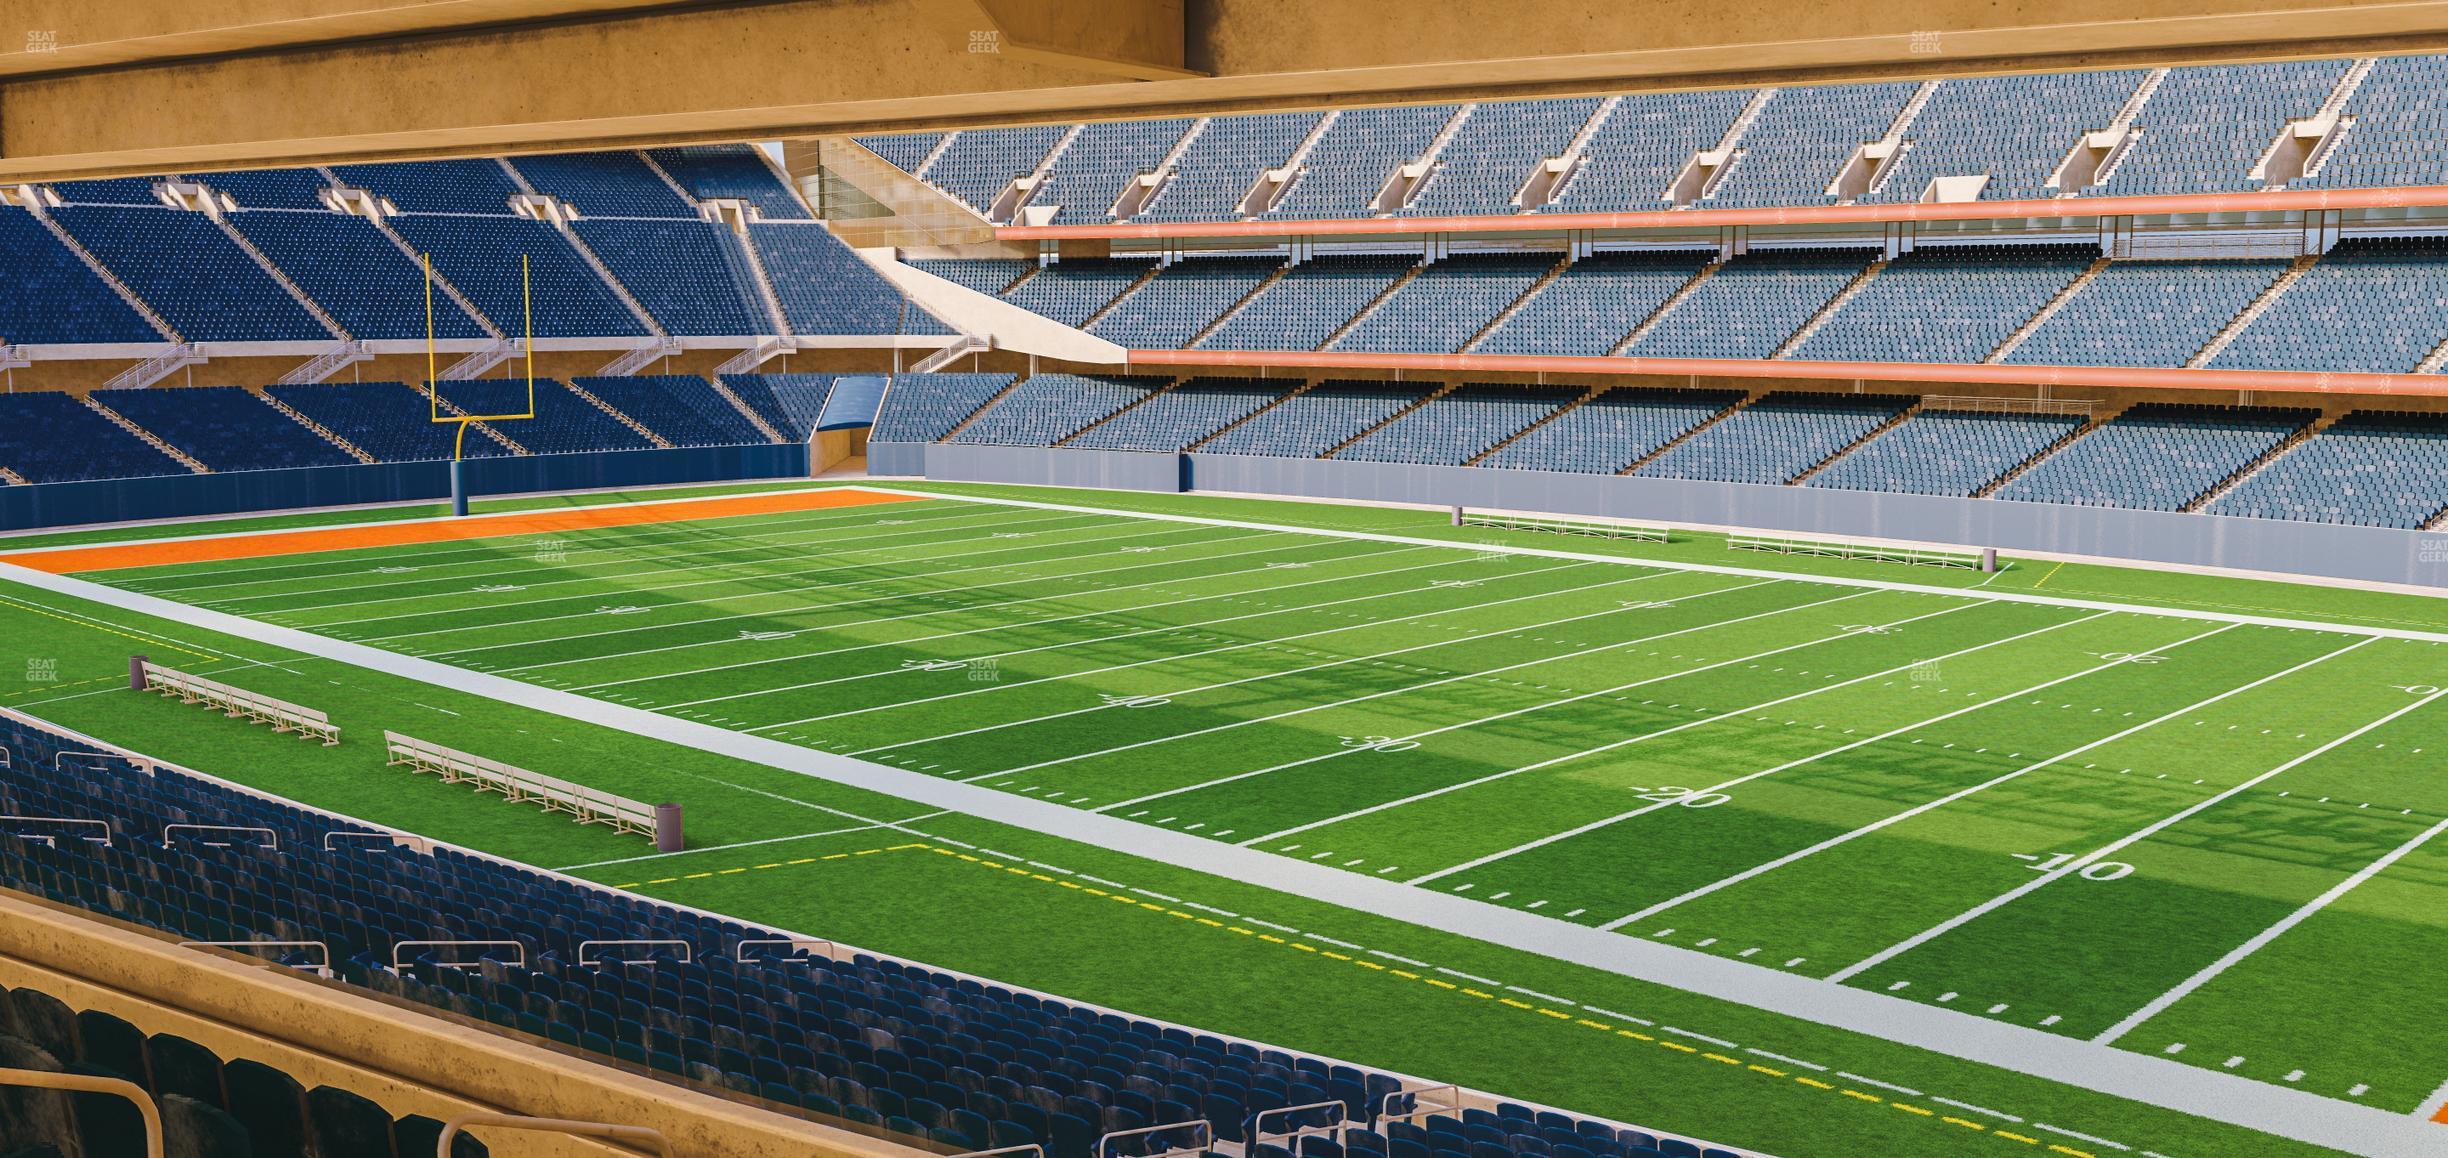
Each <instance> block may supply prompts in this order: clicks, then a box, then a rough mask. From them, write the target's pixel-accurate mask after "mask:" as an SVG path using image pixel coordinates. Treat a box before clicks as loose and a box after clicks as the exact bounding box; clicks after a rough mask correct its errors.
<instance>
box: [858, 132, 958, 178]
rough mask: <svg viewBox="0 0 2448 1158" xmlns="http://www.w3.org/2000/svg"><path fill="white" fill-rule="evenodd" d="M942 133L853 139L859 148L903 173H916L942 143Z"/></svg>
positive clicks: (895, 134)
mask: <svg viewBox="0 0 2448 1158" xmlns="http://www.w3.org/2000/svg"><path fill="white" fill-rule="evenodd" d="M943 137H944V135H943V134H942V133H885V134H880V135H878V136H872V137H853V138H851V139H852V140H854V141H856V142H858V144H859V146H860V147H861V148H864V149H866V150H867V151H868V152H870V153H874V154H875V155H876V156H878V157H882V158H884V160H885V161H887V162H889V163H891V164H892V166H893V167H894V168H896V169H899V170H901V171H902V172H905V173H916V172H917V171H918V167H919V166H920V165H923V164H925V163H926V159H927V155H928V154H930V153H933V152H934V151H935V146H936V145H938V144H941V143H942V142H943Z"/></svg>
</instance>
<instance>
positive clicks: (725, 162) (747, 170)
mask: <svg viewBox="0 0 2448 1158" xmlns="http://www.w3.org/2000/svg"><path fill="white" fill-rule="evenodd" d="M932 144H933V142H932V141H930V142H929V145H930V147H932ZM646 155H647V156H649V157H652V158H654V162H655V164H657V165H660V166H662V168H663V171H664V172H665V173H668V174H670V175H671V179H672V180H674V181H677V182H679V183H680V187H681V188H683V189H686V190H688V192H689V196H692V197H695V198H696V199H697V200H699V201H714V200H736V201H745V202H748V203H749V204H751V205H754V206H756V207H757V210H758V211H759V212H760V213H762V214H763V215H764V217H765V219H766V220H768V221H805V220H807V219H808V216H809V215H808V211H807V206H805V205H803V204H801V203H800V201H799V198H798V197H797V196H795V195H793V194H792V193H791V191H790V187H789V186H788V185H785V184H783V182H782V179H781V178H780V177H778V176H776V175H775V174H774V166H772V165H770V164H767V163H766V159H765V155H764V150H763V149H761V148H759V147H757V146H755V145H744V144H724V145H679V146H674V147H671V148H663V149H648V150H646ZM919 155H920V156H922V157H923V156H925V154H923V153H921V154H919Z"/></svg>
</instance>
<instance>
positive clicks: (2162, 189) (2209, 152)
mask: <svg viewBox="0 0 2448 1158" xmlns="http://www.w3.org/2000/svg"><path fill="white" fill-rule="evenodd" d="M2348 64H2349V62H2347V61H2343V60H2288V61H2277V62H2272V63H2267V64H2202V65H2193V66H2191V67H2188V68H2178V69H2170V70H2169V71H2168V74H2167V77H2166V79H2164V80H2162V81H2160V82H2159V89H2158V91H2156V92H2154V93H2152V94H2151V98H2150V100H2149V101H2148V102H2147V103H2145V104H2144V105H2143V106H2142V111H2141V113H2140V114H2139V115H2138V116H2136V117H2135V118H2134V130H2135V133H2136V138H2135V140H2134V142H2133V144H2131V145H2130V146H2128V147H2127V149H2126V153H2125V156H2124V158H2123V159H2122V160H2120V161H2118V162H2117V166H2116V169H2115V171H2114V172H2112V173H2110V174H2109V175H2108V180H2107V181H2105V182H2103V183H2101V184H2099V185H2096V186H2093V187H2092V188H2090V189H2088V190H2085V191H2086V192H2091V193H2097V194H2100V195H2103V196H2123V197H2134V196H2156V195H2162V194H2170V193H2229V192H2238V191H2242V190H2248V189H2253V188H2257V187H2258V183H2257V182H2255V181H2254V180H2253V179H2252V168H2253V165H2254V163H2256V162H2258V161H2259V160H2260V159H2261V155H2262V154H2263V153H2265V152H2267V151H2268V150H2269V147H2270V143H2271V142H2272V141H2275V140H2277V139H2278V134H2279V132H2280V131H2282V130H2284V129H2285V128H2286V126H2287V122H2288V121H2292V120H2297V119H2300V118H2303V117H2309V116H2311V115H2312V114H2313V113H2315V112H2318V111H2320V107H2321V103H2322V102H2323V101H2326V100H2328V99H2329V90H2331V89H2333V88H2336V87H2337V82H2338V78H2339V77H2341V76H2343V75H2345V73H2346V69H2347V66H2348Z"/></svg>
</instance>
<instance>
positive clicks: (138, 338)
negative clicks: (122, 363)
mask: <svg viewBox="0 0 2448 1158" xmlns="http://www.w3.org/2000/svg"><path fill="white" fill-rule="evenodd" d="M0 282H5V283H7V285H8V287H9V292H7V293H4V294H0V342H7V343H9V344H11V345H21V344H24V345H31V344H42V343H52V342H59V343H86V342H158V341H161V340H162V336H161V334H160V333H159V332H157V331H155V330H154V329H153V327H152V325H150V324H149V323H147V322H146V321H145V320H144V317H143V316H142V315H140V314H138V313H137V312H136V311H135V309H134V308H132V307H130V306H129V305H128V304H127V302H126V301H125V300H124V299H122V298H121V297H120V296H119V294H118V292H117V291H115V290H113V289H111V287H110V285H109V283H107V282H105V281H103V280H102V278H101V276H100V275H98V274H96V273H94V271H93V270H91V269H89V268H87V267H86V265H85V263H84V262H82V261H80V260H78V259H77V255H76V254H74V253H72V252H70V251H69V249H68V247H67V246H64V245H61V244H60V243H59V239H58V238H56V237H53V236H51V231H50V230H48V229H45V228H43V223H42V222H40V221H38V220H36V219H35V217H34V215H33V214H32V213H28V212H26V211H25V210H23V209H19V208H17V207H16V206H13V205H0Z"/></svg>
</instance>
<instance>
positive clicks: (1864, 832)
mask: <svg viewBox="0 0 2448 1158" xmlns="http://www.w3.org/2000/svg"><path fill="white" fill-rule="evenodd" d="M2235 626H2237V625H2235V624H2228V625H2227V626H2225V627H2221V628H2218V629H2217V630H2215V631H2206V632H2203V633H2202V634H2200V635H2196V636H2193V637H2191V638H2188V639H2181V640H2178V641H2176V642H2175V643H2172V644H2169V645H2167V646H2165V647H2160V648H2155V649H2153V650H2156V651H2161V652H2167V651H2173V650H2175V649H2176V648H2179V647H2183V646H2184V645H2186V644H2188V643H2193V642H2195V641H2196V640H2202V639H2207V638H2209V637H2210V636H2213V635H2217V634H2219V632H2223V631H2227V630H2230V629H2232V628H2234V627H2235ZM2370 642H2371V640H2370V639H2368V638H2366V639H2359V640H2356V641H2355V642H2353V643H2350V644H2348V645H2346V646H2345V647H2342V648H2339V649H2338V650H2336V651H2333V652H2329V653H2327V654H2324V655H2319V656H2315V657H2313V658H2311V659H2308V660H2305V661H2304V662H2302V663H2299V664H2296V665H2295V666H2293V667H2290V668H2286V669H2284V670H2281V671H2274V672H2271V673H2270V674H2268V675H2265V676H2262V677H2261V678H2259V679H2256V680H2253V681H2252V682H2250V683H2245V684H2238V685H2236V686H2235V687H2232V688H2228V689H2227V690H2225V691H2222V692H2220V693H2218V694H2217V695H2213V696H2209V697H2206V698H2204V699H2200V700H2196V701H2194V702H2193V703H2190V704H2186V705H2185V706H2183V707H2181V708H2177V709H2175V710H2173V711H2169V712H2165V713H2162V714H2160V715H2158V716H2154V717H2152V718H2150V719H2148V720H2144V721H2142V722H2141V723H2139V724H2135V725H2133V726H2132V727H2130V728H2125V729H2121V730H2119V731H2116V732H2112V733H2110V734H2108V735H2105V736H2102V737H2100V738H2099V739H2096V740H2092V741H2089V742H2087V743H2083V744H2079V745H2076V746H2075V747H2072V748H2068V749H2066V750H2065V751H2063V752H2059V753H2057V754H2056V755H2054V756H2050V757H2047V758H2045V759H2041V760H2035V761H2033V762H2032V763H2029V764H2026V765H2024V766H2022V767H2020V768H2017V769H2015V770H2014V771H2012V772H2008V773H2006V774H2004V775H2002V776H1996V777H1992V778H1990V779H1988V780H1985V781H1982V782H1981V783H1979V784H1975V785H1973V786H1971V787H1970V788H1965V789H1961V790H1959V791H1956V792H1951V793H1948V794H1947V795H1945V796H1941V797H1939V798H1938V799H1936V800H1930V801H1924V802H1923V803H1920V804H1916V805H1914V806H1913V807H1911V808H1907V809H1905V810H1904V811H1902V812H1898V813H1895V814H1893V815H1890V816H1886V817H1882V818H1880V819H1878V820H1874V821H1872V822H1870V823H1869V824H1865V825H1863V826H1861V827H1860V828H1856V829H1854V830H1852V831H1851V832H1846V833H1841V834H1839V835H1836V836H1832V837H1829V838H1828V839H1826V840H1823V841H1820V842H1819V843H1817V844H1814V845H1811V846H1810V847H1808V848H1804V849H1800V850H1798V851H1795V852H1789V853H1787V854H1785V855H1784V856H1781V857H1778V858H1776V859H1775V860H1772V861H1769V862H1767V863H1766V864H1760V865H1754V866H1752V867H1751V868H1748V869H1744V870H1743V871H1741V872H1739V873H1736V874H1734V875H1733V876H1730V877H1727V878H1725V879H1723V880H1720V881H1716V882H1713V883H1711V884H1706V885H1702V886H1701V887H1699V888H1696V889H1693V890H1692V891H1690V892H1688V893H1685V894H1683V895H1682V896H1679V897H1676V898H1674V899H1672V900H1668V901H1661V902H1659V903H1657V904H1654V905H1651V906H1649V907H1648V908H1646V909H1642V910H1641V911H1639V912H1637V913H1632V914H1630V915H1628V916H1625V917H1623V918H1622V919H1620V920H1617V921H1613V922H1610V923H1609V924H1606V925H1601V926H1599V927H1600V928H1602V929H1612V928H1616V927H1618V926H1621V925H1625V924H1629V923H1631V922H1633V921H1636V920H1640V919H1641V918H1643V917H1650V916H1655V915H1656V914H1658V913H1662V912H1664V911H1666V910H1667V909H1671V908H1673V907H1675V906H1676V905H1679V904H1682V903H1683V902H1685V901H1689V900H1693V899H1695V898H1698V897H1704V896H1707V895H1708V894H1710V893H1713V892H1716V891H1717V890H1719V889H1722V888H1726V887H1728V886H1730V885H1736V884H1740V883H1742V882H1743V881H1747V880H1750V879H1751V878H1753V877H1756V876H1759V875H1761V874H1763V873H1768V872H1772V871H1775V870H1776V869H1780V868H1783V867H1785V866H1786V865H1789V864H1792V863H1794V862H1795V861H1799V860H1802V859H1804V858H1806V857H1811V856H1816V855H1818V854H1819V853H1822V852H1825V851H1827V850H1828V849H1831V848H1834V847H1836V846H1837V845H1840V844H1847V843H1850V842H1852V841H1854V840H1858V839H1860V838H1861V837H1864V836H1868V835H1870V834H1871V833H1873V832H1877V831H1879V830H1880V829H1883V828H1886V827H1887V826H1889V825H1893V824H1901V823H1903V822H1904V821H1907V820H1910V819H1912V818H1913V817H1916V816H1919V815H1921V814H1923V813H1926V812H1930V811H1932V810H1935V809H1938V808H1943V807H1945V806H1946V805H1949V804H1952V803H1954V802H1956V801H1958V800H1962V799H1964V798H1966V797H1969V796H1975V795H1978V794H1980V793H1982V792H1986V791H1988V790H1989V789H1991V788H1995V787H1997V786H1998V785H2000V784H2004V783H2006V782H2008V781H2010V780H2016V779H2020V778H2021V777H2023V776H2024V775H2026V774H2028V773H2032V772H2037V771H2039V770H2040V769H2042V768H2046V767H2049V766H2050V765H2053V764H2056V763H2058V762H2059V761H2062V760H2071V759H2073V758H2074V757H2076V756H2080V755H2082V754H2083V753H2085V752H2088V751H2091V750H2092V749H2094V748H2104V747H2106V746H2108V745H2110V744H2113V743H2116V742H2117V741H2119V740H2122V739H2124V738H2126V737H2128V736H2132V735H2135V734H2137V733H2140V732H2144V731H2148V730H2149V729H2152V728H2156V727H2158V726H2159V725H2161V724H2164V723H2166V722H2168V721H2169V720H2174V719H2180V718H2182V717H2184V716H2188V715H2191V714H2193V713H2194V712H2198V711H2200V710H2202V709H2203V708H2206V707H2209V706H2210V705H2212V704H2215V703H2218V702H2219V701H2221V700H2224V699H2227V698H2228V697H2230V696H2238V695H2242V694H2244V693H2245V692H2248V691H2251V690H2252V689H2254V688H2257V687H2260V686H2261V685H2263V684H2266V683H2270V682H2272V681H2274V680H2279V679H2284V678H2286V677H2287V676H2291V675H2293V674H2295V673H2296V672H2299V671H2302V670H2304V669H2305V668H2308V667H2311V666H2312V665H2314V664H2317V663H2321V662H2323V661H2325V660H2327V659H2329V658H2331V657H2332V656H2338V655H2343V654H2345V653H2346V652H2349V651H2352V650H2354V649H2355V648H2358V647H2361V646H2363V645H2364V644H2366V643H2370ZM2115 662H2116V663H2123V662H2125V661H2123V660H2118V661H2115ZM2104 666H2114V665H2113V664H2110V665H2104ZM2094 670H2097V669H2094ZM2082 674H2087V673H2082ZM2018 694H2025V693H2018ZM1869 964H1870V962H1864V963H1862V964H1861V965H1856V966H1854V967H1853V968H1851V969H1847V970H1843V971H1840V972H1838V973H1836V974H1834V975H1832V976H1830V977H1829V978H1828V980H1830V981H1834V982H1842V981H1843V980H1844V979H1845V978H1846V977H1849V976H1851V975H1853V974H1854V973H1857V972H1860V971H1861V970H1862V969H1864V968H1867V967H1868V965H1869Z"/></svg>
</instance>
